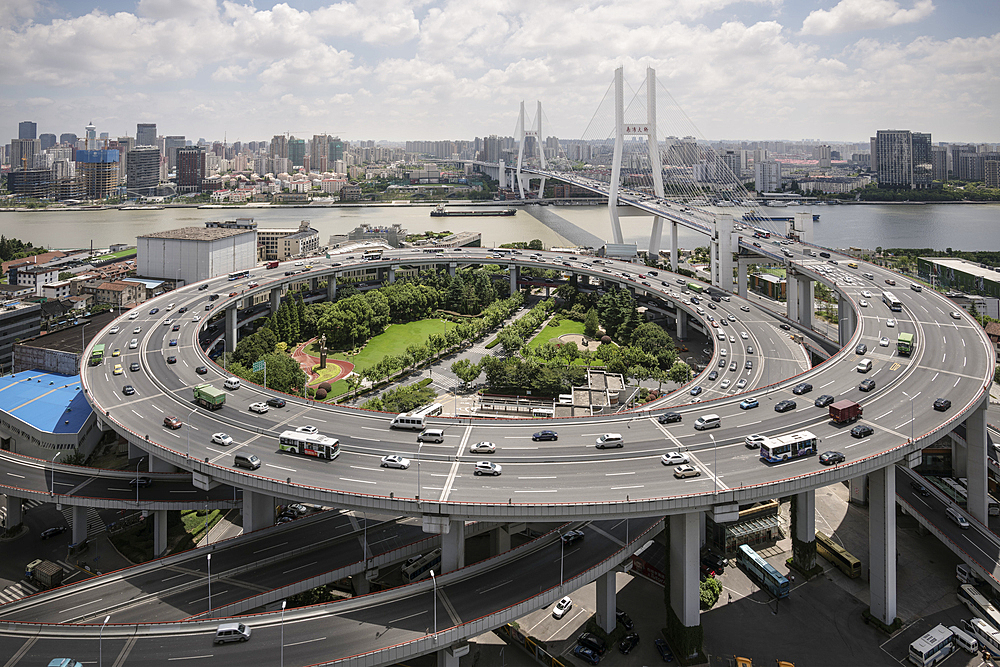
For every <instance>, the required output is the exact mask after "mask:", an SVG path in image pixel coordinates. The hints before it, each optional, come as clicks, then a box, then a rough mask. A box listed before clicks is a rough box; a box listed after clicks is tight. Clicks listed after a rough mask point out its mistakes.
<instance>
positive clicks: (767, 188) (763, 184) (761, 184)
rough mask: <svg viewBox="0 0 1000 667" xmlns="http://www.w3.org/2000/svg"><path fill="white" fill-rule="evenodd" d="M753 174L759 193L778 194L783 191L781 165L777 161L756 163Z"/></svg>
mask: <svg viewBox="0 0 1000 667" xmlns="http://www.w3.org/2000/svg"><path fill="white" fill-rule="evenodd" d="M753 174H754V180H755V184H754V187H755V188H757V192H777V191H779V190H781V163H780V162H778V161H776V160H764V161H762V162H755V163H754V165H753Z"/></svg>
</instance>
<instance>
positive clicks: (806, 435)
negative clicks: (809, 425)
mask: <svg viewBox="0 0 1000 667" xmlns="http://www.w3.org/2000/svg"><path fill="white" fill-rule="evenodd" d="M815 453H816V436H815V435H813V434H812V432H811V431H796V432H795V433H790V434H788V435H779V436H777V437H774V438H764V442H762V443H760V460H761V461H764V462H765V463H780V462H782V461H788V460H789V459H796V458H798V457H800V456H812V455H813V454H815Z"/></svg>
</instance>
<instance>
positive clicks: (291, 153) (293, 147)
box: [288, 137, 306, 167]
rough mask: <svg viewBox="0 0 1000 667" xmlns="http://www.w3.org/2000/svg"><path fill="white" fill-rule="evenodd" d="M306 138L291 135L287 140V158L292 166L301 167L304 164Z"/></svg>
mask: <svg viewBox="0 0 1000 667" xmlns="http://www.w3.org/2000/svg"><path fill="white" fill-rule="evenodd" d="M305 157H306V140H305V139H296V138H295V137H291V138H289V140H288V159H289V160H290V161H291V163H292V167H301V166H303V165H304V164H305Z"/></svg>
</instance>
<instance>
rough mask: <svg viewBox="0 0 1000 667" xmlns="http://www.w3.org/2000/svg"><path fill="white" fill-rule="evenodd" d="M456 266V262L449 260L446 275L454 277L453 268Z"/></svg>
mask: <svg viewBox="0 0 1000 667" xmlns="http://www.w3.org/2000/svg"><path fill="white" fill-rule="evenodd" d="M457 268H458V264H457V263H456V262H451V263H450V264H448V275H449V276H451V277H452V278H454V277H455V269H457Z"/></svg>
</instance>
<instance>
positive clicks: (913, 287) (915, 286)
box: [910, 283, 975, 641]
mask: <svg viewBox="0 0 1000 667" xmlns="http://www.w3.org/2000/svg"><path fill="white" fill-rule="evenodd" d="M910 289H911V290H913V291H914V292H921V291H923V289H924V288H923V287H921V286H920V285H918V284H917V283H910ZM973 641H975V640H973Z"/></svg>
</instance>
